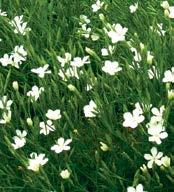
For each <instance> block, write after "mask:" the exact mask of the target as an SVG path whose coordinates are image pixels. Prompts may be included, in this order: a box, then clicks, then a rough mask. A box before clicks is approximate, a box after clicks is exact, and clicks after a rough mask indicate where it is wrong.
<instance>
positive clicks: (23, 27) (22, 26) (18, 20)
mask: <svg viewBox="0 0 174 192" xmlns="http://www.w3.org/2000/svg"><path fill="white" fill-rule="evenodd" d="M10 24H11V25H12V27H14V28H15V29H14V32H15V33H20V34H21V35H25V34H26V33H27V32H28V31H30V30H31V29H30V28H28V27H27V22H23V15H21V16H16V17H15V18H14V19H13V20H12V21H11V22H10Z"/></svg>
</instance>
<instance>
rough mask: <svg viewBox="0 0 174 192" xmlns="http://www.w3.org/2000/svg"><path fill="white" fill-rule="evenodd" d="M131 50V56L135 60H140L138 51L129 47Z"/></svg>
mask: <svg viewBox="0 0 174 192" xmlns="http://www.w3.org/2000/svg"><path fill="white" fill-rule="evenodd" d="M130 50H131V52H132V53H133V54H134V56H133V58H134V61H135V62H140V61H141V60H142V58H141V55H140V53H139V52H138V51H137V49H135V48H134V47H131V49H130Z"/></svg>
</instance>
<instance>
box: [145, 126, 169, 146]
mask: <svg viewBox="0 0 174 192" xmlns="http://www.w3.org/2000/svg"><path fill="white" fill-rule="evenodd" d="M148 134H149V135H151V136H149V141H150V142H156V143H157V144H158V145H159V144H161V139H165V138H166V137H168V134H167V132H165V127H163V125H161V123H158V124H156V126H155V127H153V126H152V127H150V128H148Z"/></svg>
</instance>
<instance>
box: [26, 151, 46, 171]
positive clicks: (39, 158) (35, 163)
mask: <svg viewBox="0 0 174 192" xmlns="http://www.w3.org/2000/svg"><path fill="white" fill-rule="evenodd" d="M30 157H31V159H29V161H28V169H30V170H32V171H35V172H38V171H39V168H40V167H41V166H43V165H45V164H46V163H47V161H48V158H45V154H43V153H41V154H39V155H37V153H31V154H30Z"/></svg>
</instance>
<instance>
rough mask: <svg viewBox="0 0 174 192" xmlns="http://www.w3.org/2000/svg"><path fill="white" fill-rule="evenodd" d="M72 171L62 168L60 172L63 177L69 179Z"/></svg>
mask: <svg viewBox="0 0 174 192" xmlns="http://www.w3.org/2000/svg"><path fill="white" fill-rule="evenodd" d="M70 174H71V173H70V172H69V171H68V169H65V170H62V171H61V172H60V176H61V177H62V179H68V178H69V177H70Z"/></svg>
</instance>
